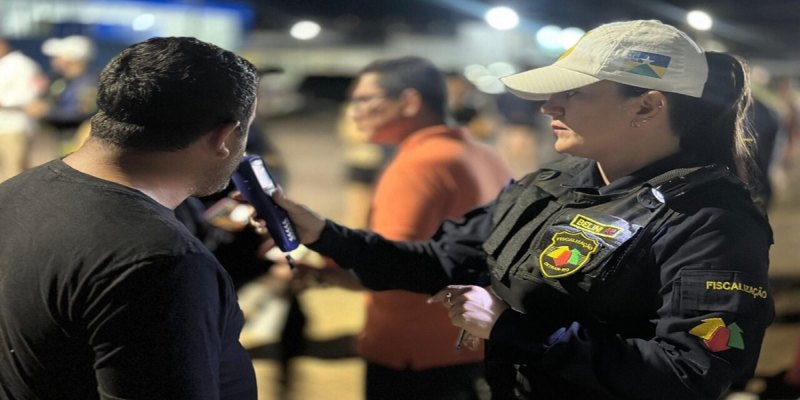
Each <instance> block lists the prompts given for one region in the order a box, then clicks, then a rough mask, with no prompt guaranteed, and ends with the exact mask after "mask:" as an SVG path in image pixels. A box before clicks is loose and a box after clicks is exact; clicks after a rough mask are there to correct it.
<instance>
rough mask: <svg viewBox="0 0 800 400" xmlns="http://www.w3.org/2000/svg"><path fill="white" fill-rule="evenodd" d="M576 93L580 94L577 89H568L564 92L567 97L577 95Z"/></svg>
mask: <svg viewBox="0 0 800 400" xmlns="http://www.w3.org/2000/svg"><path fill="white" fill-rule="evenodd" d="M576 94H578V91H577V90H568V91H566V92H564V96H566V97H567V98H570V97H572V96H575V95H576Z"/></svg>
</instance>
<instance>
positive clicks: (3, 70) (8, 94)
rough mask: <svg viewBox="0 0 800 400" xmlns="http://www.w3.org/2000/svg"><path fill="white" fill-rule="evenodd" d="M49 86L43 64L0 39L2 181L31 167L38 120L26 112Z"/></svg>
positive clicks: (0, 153) (0, 157) (0, 152)
mask: <svg viewBox="0 0 800 400" xmlns="http://www.w3.org/2000/svg"><path fill="white" fill-rule="evenodd" d="M46 86H47V78H46V77H45V76H44V74H42V72H41V69H40V68H39V65H38V64H37V63H36V62H35V61H33V60H32V59H31V58H30V57H28V56H26V55H25V54H23V53H22V52H21V51H19V50H14V49H13V48H12V47H11V44H10V43H9V42H8V41H7V40H5V39H3V38H0V182H3V181H5V180H6V179H8V178H11V177H12V176H14V175H17V174H18V173H20V172H22V171H23V170H24V169H25V168H27V167H28V165H27V164H28V162H29V157H30V154H29V151H30V140H31V137H32V135H33V134H34V133H35V131H36V121H35V120H34V119H33V118H31V117H29V116H28V115H27V114H26V113H25V112H24V111H23V109H24V108H25V107H26V106H27V105H28V104H30V103H31V102H33V101H35V100H36V98H38V97H39V96H40V95H41V94H42V92H43V91H44V89H45V88H46Z"/></svg>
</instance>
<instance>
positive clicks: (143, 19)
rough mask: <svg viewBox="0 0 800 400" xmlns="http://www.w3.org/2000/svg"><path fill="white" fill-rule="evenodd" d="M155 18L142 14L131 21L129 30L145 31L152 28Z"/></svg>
mask: <svg viewBox="0 0 800 400" xmlns="http://www.w3.org/2000/svg"><path fill="white" fill-rule="evenodd" d="M155 22H156V17H155V15H153V14H142V15H139V16H138V17H136V18H134V19H133V22H131V28H132V29H133V30H135V31H146V30H148V29H150V28H152V27H153V25H154V24H155Z"/></svg>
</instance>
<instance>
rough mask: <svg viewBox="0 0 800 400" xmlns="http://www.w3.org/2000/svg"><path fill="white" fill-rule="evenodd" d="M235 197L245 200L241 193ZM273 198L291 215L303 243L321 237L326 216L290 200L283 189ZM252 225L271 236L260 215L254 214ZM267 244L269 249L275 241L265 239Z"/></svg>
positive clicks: (257, 230) (311, 241)
mask: <svg viewBox="0 0 800 400" xmlns="http://www.w3.org/2000/svg"><path fill="white" fill-rule="evenodd" d="M233 198H234V199H237V200H239V201H245V199H244V198H243V197H242V195H241V194H240V193H236V194H234V195H233ZM272 199H273V200H274V201H275V203H276V204H277V205H279V206H280V207H281V208H283V209H284V211H286V214H288V215H289V219H291V220H292V224H293V225H294V228H295V230H296V231H297V235H298V236H300V242H301V243H303V244H309V243H313V242H316V241H317V239H319V236H320V234H322V229H323V228H324V227H325V219H324V218H322V217H321V216H319V215H318V214H317V213H315V212H314V211H312V210H311V209H309V208H308V207H306V206H304V205H300V204H297V203H295V202H293V201H292V200H289V198H288V197H286V195H284V194H283V191H282V190H281V189H278V190H276V191H275V192H274V193H273V194H272ZM250 225H252V226H253V228H254V229H255V230H256V232H258V233H260V234H262V235H265V236H269V231H268V230H267V224H266V223H264V221H263V220H261V219H259V217H258V215H254V216H253V217H252V218H251V220H250ZM267 245H269V247H267V248H266V249H267V250H269V248H271V247H273V246H275V242H274V241H272V240H271V239H270V240H269V241H265V242H264V245H263V246H267Z"/></svg>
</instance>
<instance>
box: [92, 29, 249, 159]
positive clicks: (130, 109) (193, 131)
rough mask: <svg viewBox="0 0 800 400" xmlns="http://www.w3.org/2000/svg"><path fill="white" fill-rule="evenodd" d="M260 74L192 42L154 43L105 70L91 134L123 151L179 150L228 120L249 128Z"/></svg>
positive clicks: (176, 39) (143, 44) (177, 39)
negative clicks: (247, 125) (247, 124)
mask: <svg viewBox="0 0 800 400" xmlns="http://www.w3.org/2000/svg"><path fill="white" fill-rule="evenodd" d="M257 85H258V73H257V70H256V68H255V67H254V66H253V65H252V64H251V63H250V62H248V61H247V60H245V59H243V58H242V57H240V56H238V55H236V54H234V53H232V52H230V51H227V50H224V49H222V48H220V47H217V46H215V45H212V44H209V43H205V42H202V41H200V40H197V39H195V38H190V37H165V38H153V39H149V40H147V41H144V42H141V43H138V44H135V45H133V46H131V47H128V48H127V49H125V50H123V51H122V52H121V53H120V54H118V55H117V56H116V57H114V58H113V59H112V60H111V61H110V62H109V63H108V65H107V66H106V67H105V68H104V69H103V71H102V72H101V73H100V80H99V84H98V94H97V106H98V113H97V114H96V115H95V116H94V117H92V122H91V124H92V125H91V126H92V136H93V137H96V138H99V139H102V140H104V141H106V142H109V143H112V144H114V145H116V146H119V147H121V148H124V149H136V150H159V151H173V150H179V149H182V148H185V147H187V146H188V145H189V144H191V143H192V142H194V141H195V140H196V139H198V138H199V137H200V136H202V135H203V134H205V133H207V132H208V131H209V130H211V129H214V128H216V127H219V126H221V125H222V124H225V123H227V122H231V121H238V122H240V123H242V125H244V124H246V123H247V121H248V119H249V117H250V115H251V113H252V111H253V107H254V105H255V100H256V88H257Z"/></svg>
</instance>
